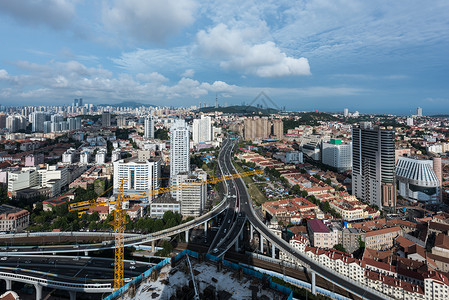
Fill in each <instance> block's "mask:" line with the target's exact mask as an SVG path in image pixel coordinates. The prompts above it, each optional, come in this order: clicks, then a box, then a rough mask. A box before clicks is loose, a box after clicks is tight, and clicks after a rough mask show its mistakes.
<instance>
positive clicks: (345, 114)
mask: <svg viewBox="0 0 449 300" xmlns="http://www.w3.org/2000/svg"><path fill="white" fill-rule="evenodd" d="M343 116H344V117H345V118H346V117H347V116H349V109H347V108H345V109H344V111H343Z"/></svg>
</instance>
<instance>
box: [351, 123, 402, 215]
mask: <svg viewBox="0 0 449 300" xmlns="http://www.w3.org/2000/svg"><path fill="white" fill-rule="evenodd" d="M352 139H353V141H352V157H353V159H352V168H353V170H352V190H353V194H354V195H355V196H356V197H358V198H360V199H362V200H363V201H366V202H368V203H369V204H372V205H377V206H378V207H379V208H382V207H394V206H395V205H396V182H395V143H394V139H395V132H394V130H393V128H391V127H388V128H386V129H385V128H383V127H373V126H372V125H371V123H370V122H362V123H361V124H360V126H354V127H353V128H352Z"/></svg>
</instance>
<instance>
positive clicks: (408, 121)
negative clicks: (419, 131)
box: [407, 117, 413, 126]
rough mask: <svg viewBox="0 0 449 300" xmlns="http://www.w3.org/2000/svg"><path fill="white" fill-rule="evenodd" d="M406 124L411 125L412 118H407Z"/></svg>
mask: <svg viewBox="0 0 449 300" xmlns="http://www.w3.org/2000/svg"><path fill="white" fill-rule="evenodd" d="M407 126H413V118H410V117H408V118H407Z"/></svg>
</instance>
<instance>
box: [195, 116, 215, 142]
mask: <svg viewBox="0 0 449 300" xmlns="http://www.w3.org/2000/svg"><path fill="white" fill-rule="evenodd" d="M192 139H193V143H194V144H199V143H205V142H210V141H212V119H211V117H209V116H203V115H202V116H201V119H194V120H193V125H192Z"/></svg>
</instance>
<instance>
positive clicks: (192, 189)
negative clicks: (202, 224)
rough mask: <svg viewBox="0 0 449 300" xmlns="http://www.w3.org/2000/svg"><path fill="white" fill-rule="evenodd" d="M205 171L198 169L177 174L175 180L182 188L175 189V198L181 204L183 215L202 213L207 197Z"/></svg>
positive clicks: (196, 215)
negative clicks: (190, 172) (189, 172)
mask: <svg viewBox="0 0 449 300" xmlns="http://www.w3.org/2000/svg"><path fill="white" fill-rule="evenodd" d="M206 180H207V173H206V172H204V171H203V170H201V169H199V170H196V171H195V172H193V173H192V174H188V173H187V172H183V173H180V174H178V175H177V182H178V184H179V185H182V186H183V188H181V189H179V190H177V192H176V200H177V201H178V202H179V203H180V204H181V215H182V216H183V217H186V216H192V217H198V216H200V215H201V214H202V213H203V210H204V207H205V205H206V199H207V184H206Z"/></svg>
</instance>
